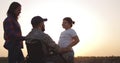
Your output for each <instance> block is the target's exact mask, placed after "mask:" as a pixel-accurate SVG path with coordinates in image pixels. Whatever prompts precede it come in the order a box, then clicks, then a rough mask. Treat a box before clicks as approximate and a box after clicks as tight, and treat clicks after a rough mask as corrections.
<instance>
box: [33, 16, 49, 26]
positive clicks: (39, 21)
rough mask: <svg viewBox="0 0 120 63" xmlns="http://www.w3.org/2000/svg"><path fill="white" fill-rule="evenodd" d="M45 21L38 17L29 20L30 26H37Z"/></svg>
mask: <svg viewBox="0 0 120 63" xmlns="http://www.w3.org/2000/svg"><path fill="white" fill-rule="evenodd" d="M44 21H47V18H42V17H40V16H35V17H33V18H32V20H31V24H32V25H38V24H39V23H41V22H44Z"/></svg>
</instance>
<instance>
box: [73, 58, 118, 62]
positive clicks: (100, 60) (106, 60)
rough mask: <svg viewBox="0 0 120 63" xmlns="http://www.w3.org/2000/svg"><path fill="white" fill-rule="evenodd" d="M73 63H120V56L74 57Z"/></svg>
mask: <svg viewBox="0 0 120 63" xmlns="http://www.w3.org/2000/svg"><path fill="white" fill-rule="evenodd" d="M75 63H120V56H106V57H100V56H98V57H95V56H91V57H84V56H83V57H81V56H80V57H76V58H75Z"/></svg>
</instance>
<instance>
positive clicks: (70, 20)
mask: <svg viewBox="0 0 120 63" xmlns="http://www.w3.org/2000/svg"><path fill="white" fill-rule="evenodd" d="M63 20H66V21H68V23H69V24H70V25H71V27H72V25H73V24H75V22H74V21H73V20H72V19H71V18H70V17H65V18H64V19H63Z"/></svg>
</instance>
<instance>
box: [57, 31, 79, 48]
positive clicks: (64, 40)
mask: <svg viewBox="0 0 120 63" xmlns="http://www.w3.org/2000/svg"><path fill="white" fill-rule="evenodd" d="M76 35H77V34H76V32H75V30H73V29H68V30H65V31H63V32H62V33H61V35H60V38H59V42H58V45H59V46H60V47H67V46H68V45H69V44H70V43H71V42H72V37H74V36H76Z"/></svg>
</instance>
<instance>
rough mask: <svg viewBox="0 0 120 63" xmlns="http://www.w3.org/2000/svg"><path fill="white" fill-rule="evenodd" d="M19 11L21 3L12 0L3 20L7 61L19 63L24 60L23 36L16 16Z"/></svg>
mask: <svg viewBox="0 0 120 63" xmlns="http://www.w3.org/2000/svg"><path fill="white" fill-rule="evenodd" d="M20 13H21V5H20V4H19V3H18V2H12V3H11V5H10V7H9V9H8V11H7V18H6V19H5V20H4V22H3V27H4V40H5V44H4V47H5V48H6V49H7V50H8V63H21V62H22V61H23V60H24V56H23V53H22V50H21V49H22V48H23V43H22V41H23V40H24V39H25V37H23V36H22V33H21V28H20V25H19V23H18V16H19V14H20Z"/></svg>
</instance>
